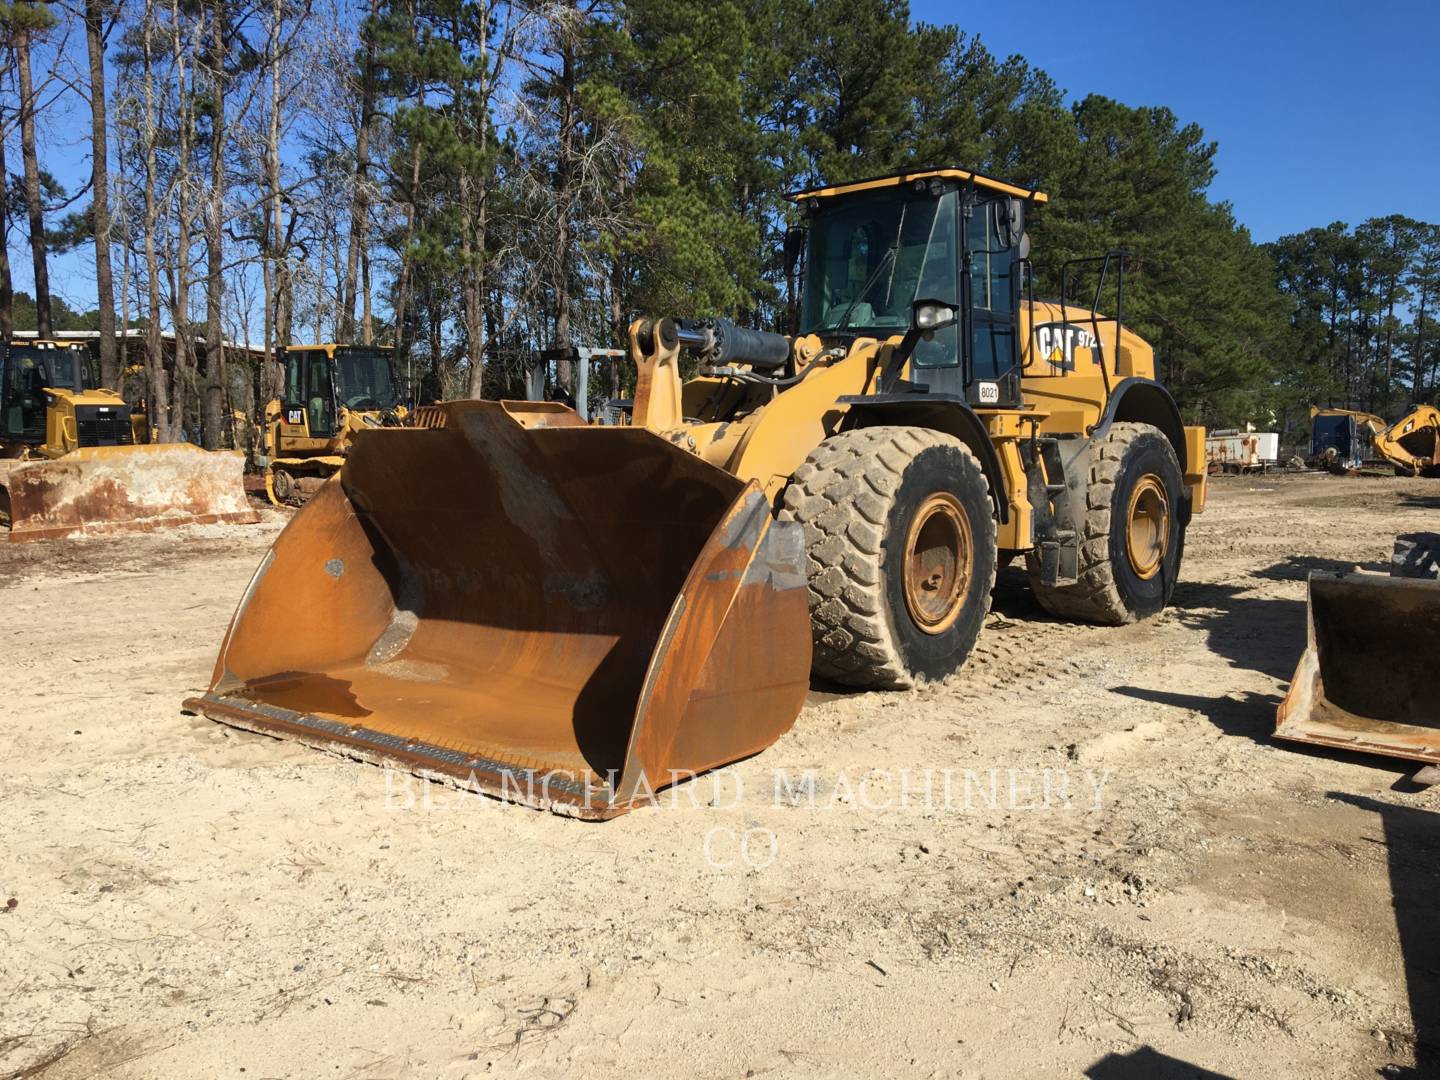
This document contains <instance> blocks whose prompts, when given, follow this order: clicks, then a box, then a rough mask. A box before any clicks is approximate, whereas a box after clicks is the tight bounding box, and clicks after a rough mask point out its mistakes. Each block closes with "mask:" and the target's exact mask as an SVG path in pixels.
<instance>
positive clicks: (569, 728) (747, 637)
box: [186, 401, 810, 818]
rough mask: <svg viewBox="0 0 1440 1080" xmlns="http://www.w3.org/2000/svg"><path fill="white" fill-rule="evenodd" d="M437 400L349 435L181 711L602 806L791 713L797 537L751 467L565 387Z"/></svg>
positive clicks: (761, 736) (630, 802)
mask: <svg viewBox="0 0 1440 1080" xmlns="http://www.w3.org/2000/svg"><path fill="white" fill-rule="evenodd" d="M444 408H445V414H446V415H445V423H444V424H443V426H435V427H430V428H423V429H407V428H385V429H376V430H374V431H366V432H362V433H361V434H360V435H359V436H358V437H357V438H356V441H355V445H354V447H353V449H352V451H351V454H350V456H349V458H348V459H347V461H346V463H345V467H344V469H343V471H342V472H341V474H340V477H339V478H338V480H335V481H332V482H330V483H328V484H326V485H324V487H323V488H321V490H320V491H319V492H318V493H317V494H316V495H315V497H314V498H313V499H311V500H310V502H309V503H308V504H307V505H306V506H305V507H304V509H302V510H301V511H300V512H299V513H298V514H296V516H295V518H294V519H293V520H292V521H291V523H290V525H289V526H288V527H287V528H286V529H285V531H284V532H283V533H282V534H281V535H280V537H279V538H278V539H277V540H276V542H275V545H274V547H273V549H272V550H271V551H270V552H269V554H268V555H267V556H266V558H265V560H264V562H263V563H262V564H261V566H260V569H259V570H258V571H257V572H256V574H255V577H254V579H253V580H252V582H251V584H250V587H249V589H248V590H247V591H246V593H245V596H244V598H243V599H242V600H241V602H240V606H239V609H238V610H237V611H236V613H235V618H234V620H233V621H232V623H231V625H230V630H229V632H228V633H227V635H226V637H225V641H224V644H223V645H222V646H221V650H220V657H219V659H218V661H217V662H216V666H215V677H214V681H213V683H212V686H211V689H210V691H209V693H207V694H206V695H205V696H204V697H203V698H198V699H192V700H191V701H189V702H187V703H186V704H187V705H188V706H189V707H191V708H194V709H196V710H197V711H200V712H203V713H204V714H205V715H206V716H209V717H211V718H212V719H215V720H219V721H222V722H224V723H228V724H232V725H235V726H238V727H244V728H249V729H252V730H256V731H262V732H266V733H268V734H274V735H282V736H286V737H292V738H298V739H300V740H301V741H304V742H306V743H309V744H311V745H314V746H317V747H320V748H322V749H328V750H332V751H337V752H340V753H344V754H349V755H352V756H355V757H359V758H362V759H365V760H369V761H374V762H379V763H386V764H391V765H396V766H399V767H401V768H405V769H408V770H411V771H415V772H419V773H422V774H427V773H430V774H439V775H443V776H444V777H446V778H448V779H451V780H452V781H458V782H460V783H462V784H463V785H466V786H471V787H475V788H478V789H480V790H483V791H487V792H490V793H492V794H496V795H499V796H501V797H504V798H510V799H513V800H516V801H521V802H526V803H529V804H531V805H538V806H548V807H550V808H552V809H555V810H558V811H560V812H564V813H571V814H576V815H579V816H583V817H590V818H604V817H610V816H613V815H615V814H618V813H622V812H623V811H625V810H628V809H630V808H631V807H633V806H636V805H640V804H642V803H643V802H645V801H646V800H647V798H648V797H649V796H650V795H651V794H652V793H653V792H655V791H658V790H659V789H661V788H663V787H666V786H668V785H669V784H671V783H673V782H674V781H676V780H678V779H681V778H683V777H685V776H688V775H690V774H693V773H698V772H701V771H703V770H706V769H710V768H713V767H716V766H719V765H723V764H725V763H727V762H731V761H735V760H737V759H739V758H743V757H746V756H748V755H750V754H754V753H756V752H758V751H759V750H762V749H764V748H765V747H766V746H768V745H770V744H771V743H772V742H774V741H775V740H776V739H777V738H779V737H780V736H781V735H782V734H784V732H785V731H786V730H788V729H789V727H790V725H791V724H792V723H793V722H794V720H795V716H796V714H797V713H798V712H799V710H800V706H801V704H802V702H803V701H804V697H805V693H806V689H807V686H808V681H809V670H810V630H809V616H808V613H807V606H806V600H805V588H804V585H805V578H804V565H803V553H802V546H801V537H800V533H799V529H798V526H791V525H786V524H780V523H777V522H775V521H774V520H773V518H772V517H771V514H770V508H769V505H768V503H767V502H766V499H765V497H764V494H763V493H762V491H761V490H760V488H759V486H758V485H756V484H755V483H754V482H750V483H746V482H742V481H740V480H738V479H736V478H735V477H734V476H731V475H730V474H729V473H726V472H724V471H723V470H721V469H718V468H715V467H714V466H712V465H709V464H707V463H706V462H704V461H702V460H701V459H699V458H697V457H695V456H694V455H692V454H689V453H687V452H686V451H684V450H682V449H681V448H679V447H678V446H675V445H673V444H671V443H670V442H668V441H666V440H665V439H662V438H659V437H658V436H656V435H653V434H651V433H650V432H648V431H645V430H643V429H641V428H594V427H589V426H586V425H585V424H584V422H583V421H582V420H581V419H580V418H579V417H578V416H577V415H576V414H575V413H574V412H572V411H571V410H569V409H564V408H563V407H559V406H554V405H544V404H539V405H533V406H526V405H525V404H524V403H513V404H512V403H501V402H480V401H475V402H452V403H449V404H447V405H445V406H444Z"/></svg>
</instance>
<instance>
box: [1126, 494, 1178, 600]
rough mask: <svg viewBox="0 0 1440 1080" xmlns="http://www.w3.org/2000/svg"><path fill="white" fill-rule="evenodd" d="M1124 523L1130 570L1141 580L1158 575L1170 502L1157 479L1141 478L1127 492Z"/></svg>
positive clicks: (1167, 538) (1167, 540)
mask: <svg viewBox="0 0 1440 1080" xmlns="http://www.w3.org/2000/svg"><path fill="white" fill-rule="evenodd" d="M1125 520H1126V524H1127V527H1126V530H1125V553H1126V555H1128V556H1129V558H1130V569H1132V570H1134V571H1135V576H1136V577H1138V578H1139V579H1140V580H1141V581H1148V580H1149V579H1150V578H1152V577H1154V576H1155V575H1156V574H1158V573H1159V572H1160V567H1161V565H1162V564H1163V563H1164V562H1165V553H1166V551H1167V550H1168V549H1169V546H1170V499H1169V498H1168V497H1167V496H1166V494H1165V484H1164V482H1163V481H1162V480H1161V479H1160V477H1158V476H1156V475H1155V474H1154V473H1146V474H1145V475H1144V476H1142V477H1141V478H1140V482H1139V483H1138V484H1136V485H1135V490H1134V491H1132V492H1131V493H1130V506H1129V509H1128V511H1127V513H1126V517H1125Z"/></svg>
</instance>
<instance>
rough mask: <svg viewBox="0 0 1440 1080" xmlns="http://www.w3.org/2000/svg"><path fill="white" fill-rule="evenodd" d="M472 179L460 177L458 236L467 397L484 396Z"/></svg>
mask: <svg viewBox="0 0 1440 1080" xmlns="http://www.w3.org/2000/svg"><path fill="white" fill-rule="evenodd" d="M474 189H475V178H474V177H472V176H471V175H469V174H462V175H461V177H460V201H461V205H462V206H463V207H464V208H465V212H464V218H463V220H462V222H461V226H460V228H461V234H460V237H461V239H460V254H461V269H460V300H461V309H462V310H461V317H462V318H463V319H464V320H465V356H466V358H467V359H468V360H469V361H470V381H469V386H468V389H467V391H466V397H469V398H471V399H475V398H482V397H484V396H485V391H484V387H485V312H484V309H483V299H484V295H485V210H484V206H483V195H482V196H481V197H480V199H481V205H480V206H478V207H476V205H475V203H476V196H475V190H474Z"/></svg>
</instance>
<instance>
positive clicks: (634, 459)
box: [189, 169, 1205, 817]
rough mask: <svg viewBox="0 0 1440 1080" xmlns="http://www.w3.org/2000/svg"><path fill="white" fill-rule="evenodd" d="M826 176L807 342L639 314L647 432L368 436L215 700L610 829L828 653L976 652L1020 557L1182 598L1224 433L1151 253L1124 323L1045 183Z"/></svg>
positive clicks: (1101, 601) (794, 252)
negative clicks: (1056, 213) (687, 370)
mask: <svg viewBox="0 0 1440 1080" xmlns="http://www.w3.org/2000/svg"><path fill="white" fill-rule="evenodd" d="M795 198H796V201H797V203H798V204H799V206H800V208H801V209H802V211H803V213H804V215H805V220H806V225H805V227H804V229H803V230H798V231H795V232H794V233H792V235H791V237H790V238H789V239H788V240H787V245H786V246H787V250H788V253H789V254H790V255H791V256H792V257H793V258H794V259H796V260H797V261H799V260H801V258H802V257H803V281H804V284H803V290H802V292H803V301H802V305H801V307H802V310H801V325H800V331H799V333H798V334H796V335H795V336H793V337H785V336H782V335H779V334H773V333H767V332H762V331H755V330H749V329H745V328H743V327H739V326H736V325H735V324H733V323H731V322H728V321H726V320H721V319H680V320H674V319H670V318H661V319H641V320H637V321H636V322H635V323H634V324H632V326H631V328H630V333H629V347H630V353H631V356H632V357H633V359H634V362H635V363H636V365H637V369H638V381H637V389H636V394H635V398H634V406H633V425H632V426H629V427H591V426H588V425H586V424H585V423H584V422H583V420H581V418H580V417H579V416H577V415H576V414H575V413H574V412H573V411H571V410H570V409H568V408H565V407H564V406H561V405H558V404H546V403H525V402H455V403H450V404H447V405H445V406H443V407H442V408H443V410H444V413H443V416H444V422H443V425H442V426H435V427H431V428H427V429H423V430H422V429H377V430H366V431H361V432H358V433H357V434H356V435H355V437H354V446H353V449H352V452H351V454H350V455H349V457H348V458H347V459H346V461H345V464H344V468H343V471H342V473H341V476H340V481H339V483H338V484H330V485H326V486H325V488H324V489H323V490H322V491H321V492H320V493H319V494H318V495H317V497H316V498H315V499H314V500H312V502H311V503H310V505H309V506H307V507H306V508H305V509H304V510H303V511H302V512H301V513H300V514H298V515H297V516H296V517H295V519H294V521H293V522H292V523H291V525H290V526H289V528H288V529H287V530H286V531H285V533H284V534H282V536H281V537H280V538H279V540H278V541H277V542H276V545H275V547H274V549H273V551H272V552H271V553H270V555H269V556H267V558H266V560H265V562H264V563H263V564H262V566H261V567H260V569H259V570H258V571H257V573H256V575H255V578H254V580H253V581H252V583H251V585H250V587H249V589H248V590H247V591H246V594H245V596H244V598H243V599H242V600H241V603H240V607H239V610H238V611H237V612H236V615H235V618H234V620H233V622H232V624H231V627H230V630H229V632H228V634H227V636H226V638H225V641H224V643H223V645H222V646H221V651H220V656H219V659H218V661H217V663H216V668H215V676H214V681H213V684H212V687H211V689H210V691H209V693H207V694H206V695H205V696H204V697H203V698H200V699H195V700H192V701H191V702H190V703H189V704H190V705H191V706H192V707H194V708H197V709H199V710H201V711H203V712H204V713H205V714H207V715H209V716H211V717H213V718H215V719H218V720H223V721H226V722H228V723H232V724H237V725H239V726H242V727H248V728H253V729H256V730H261V731H267V732H271V733H280V734H285V735H290V736H293V737H297V738H300V739H302V740H304V741H306V742H309V743H311V744H313V745H317V746H322V747H326V748H329V749H333V750H339V751H342V752H345V753H350V754H353V755H356V756H359V757H362V758H365V759H368V760H376V761H388V762H394V763H399V764H401V765H403V766H405V767H407V768H413V769H418V770H422V771H426V772H430V773H435V774H439V775H444V776H449V777H452V778H456V779H458V780H460V781H462V782H465V783H469V784H473V785H475V786H478V787H480V788H482V789H485V790H489V791H492V792H495V793H498V794H501V795H502V796H507V797H511V798H515V799H521V800H525V801H529V802H532V803H541V804H545V805H550V806H552V807H556V808H559V809H563V810H567V811H569V812H574V813H579V814H582V815H585V816H591V817H607V816H610V815H613V814H616V813H619V812H622V811H624V810H626V809H629V808H631V807H632V806H635V805H638V804H640V803H643V802H644V801H646V798H647V796H648V794H649V793H650V792H652V791H654V790H656V789H658V788H660V787H663V786H665V785H666V784H667V783H669V782H671V781H673V780H674V779H676V778H677V777H679V776H683V775H686V774H689V773H693V772H696V771H700V770H703V769H707V768H711V767H714V766H716V765H720V764H723V763H725V762H728V761H732V760H735V759H737V758H739V757H743V756H745V755H746V754H750V753H753V752H755V751H757V750H759V749H761V748H763V747H764V746H766V745H768V744H769V743H770V742H772V741H773V740H774V739H775V738H777V737H779V735H780V734H782V733H783V732H784V731H785V730H786V729H787V728H788V727H789V726H790V725H791V724H792V723H793V721H794V718H795V716H796V714H797V713H798V710H799V708H800V706H801V704H802V702H803V700H804V695H805V692H806V689H807V685H808V681H809V677H810V674H811V672H812V670H813V673H814V674H815V675H817V676H819V677H821V678H823V679H827V680H833V681H835V682H840V683H845V684H849V685H852V686H857V687H906V686H911V685H914V684H915V683H917V682H920V681H923V680H934V679H941V678H944V677H945V676H946V675H948V674H950V673H951V672H953V671H955V670H956V668H958V667H959V666H960V665H961V664H962V663H963V662H964V660H965V658H966V657H967V656H968V655H969V653H970V651H971V649H972V647H973V646H974V643H975V640H976V637H977V636H978V635H979V633H980V631H981V625H982V622H983V620H984V617H985V614H986V612H987V611H988V609H989V605H990V592H991V587H992V584H993V582H994V578H995V572H996V568H997V566H998V565H1000V564H1001V563H1002V562H1005V561H1008V560H1010V559H1013V558H1015V557H1016V556H1020V555H1023V556H1024V559H1025V563H1026V566H1027V569H1028V572H1029V575H1030V580H1031V583H1032V585H1033V587H1034V589H1035V593H1036V595H1037V597H1038V598H1039V600H1040V602H1041V604H1042V605H1044V606H1045V608H1047V609H1048V610H1049V611H1051V612H1054V613H1056V614H1059V615H1062V616H1066V617H1073V618H1079V619H1087V620H1092V621H1095V622H1101V623H1112V624H1113V623H1123V622H1127V621H1129V620H1133V619H1137V618H1143V617H1145V616H1148V615H1152V614H1154V613H1156V612H1158V611H1159V610H1161V608H1163V607H1164V606H1165V604H1166V603H1167V601H1168V600H1169V597H1170V594H1171V591H1172V589H1173V588H1174V585H1175V581H1176V577H1177V575H1178V573H1179V569H1180V559H1181V554H1182V549H1183V545H1184V534H1185V527H1186V524H1187V522H1188V521H1189V518H1190V515H1191V513H1192V512H1193V511H1195V510H1198V509H1200V507H1201V506H1202V504H1203V501H1204V494H1205V454H1204V432H1203V430H1202V429H1200V428H1194V427H1189V428H1187V427H1185V426H1184V425H1183V424H1182V422H1181V419H1180V413H1179V411H1178V409H1177V408H1176V406H1175V403H1174V401H1173V400H1172V399H1171V397H1170V395H1169V394H1168V393H1167V392H1166V391H1165V389H1164V388H1163V387H1161V386H1160V385H1159V384H1158V383H1157V382H1156V381H1155V378H1154V375H1155V362H1154V356H1153V353H1152V351H1151V349H1150V348H1149V346H1147V345H1146V344H1145V342H1144V341H1142V340H1141V339H1140V338H1139V337H1138V336H1136V335H1135V334H1134V333H1132V332H1130V331H1128V330H1126V329H1125V328H1124V326H1123V325H1122V320H1121V315H1122V312H1121V310H1120V308H1119V306H1118V299H1119V296H1120V295H1122V289H1123V286H1122V279H1123V266H1122V260H1121V258H1120V257H1118V256H1114V255H1111V256H1101V257H1099V258H1097V259H1095V260H1089V261H1087V262H1088V267H1089V269H1090V270H1092V271H1094V273H1095V275H1096V277H1097V278H1098V279H1099V281H1100V282H1101V283H1102V284H1103V283H1104V282H1105V281H1106V280H1107V277H1108V280H1110V281H1111V282H1112V283H1114V284H1115V286H1116V294H1117V308H1116V312H1115V315H1114V316H1109V317H1105V316H1101V315H1099V314H1098V313H1096V311H1095V310H1093V308H1095V307H1097V306H1098V304H1094V303H1092V304H1091V305H1090V307H1091V309H1092V310H1087V309H1084V308H1078V309H1077V308H1076V307H1075V306H1072V305H1069V304H1066V303H1042V302H1038V301H1036V300H1034V299H1033V298H1032V297H1031V295H1030V290H1029V289H1028V288H1025V287H1022V283H1023V282H1027V281H1028V280H1029V275H1028V272H1027V271H1028V251H1029V244H1028V240H1027V238H1026V235H1025V231H1024V221H1025V213H1026V210H1027V209H1028V208H1029V207H1030V206H1032V205H1034V204H1036V203H1039V202H1043V201H1044V199H1045V196H1044V195H1042V194H1040V193H1039V192H1035V191H1029V190H1025V189H1023V188H1019V187H1015V186H1013V185H1010V184H1006V183H1002V182H1000V181H997V180H992V179H989V178H987V177H983V176H980V175H978V174H976V173H973V172H969V171H967V170H963V169H942V170H933V171H927V172H921V173H913V174H906V175H900V176H888V177H882V178H878V179H874V180H868V181H863V182H857V183H850V184H845V185H839V186H834V187H828V188H823V189H817V190H812V191H806V192H802V193H799V194H798V195H796V196H795ZM1076 269H1077V267H1076V266H1075V265H1074V264H1072V265H1070V266H1067V267H1066V269H1065V271H1064V273H1063V274H1062V277H1067V278H1068V276H1069V275H1070V274H1071V273H1073V272H1074V271H1075V270H1076ZM1095 296H1096V298H1097V300H1098V298H1099V296H1100V289H1099V288H1098V287H1097V289H1096V292H1095ZM682 353H688V354H689V356H690V357H692V358H693V359H694V360H695V361H696V362H697V363H698V369H699V374H698V375H696V376H695V377H694V378H691V379H689V380H688V381H683V382H682V379H681V375H680V363H681V356H682ZM537 785H538V787H537Z"/></svg>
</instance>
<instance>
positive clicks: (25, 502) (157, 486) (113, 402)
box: [0, 341, 259, 540]
mask: <svg viewBox="0 0 1440 1080" xmlns="http://www.w3.org/2000/svg"><path fill="white" fill-rule="evenodd" d="M147 437H148V424H147V423H146V418H145V417H144V415H143V414H135V415H132V414H131V410H130V407H129V405H127V404H126V403H125V401H124V399H123V398H121V396H120V395H119V394H117V393H115V392H114V391H113V390H102V389H100V388H99V383H98V381H97V379H96V377H95V372H94V368H93V364H92V361H91V357H90V353H89V350H88V349H86V348H85V347H84V346H81V345H67V344H62V343H57V342H48V341H37V342H24V343H14V344H11V345H9V346H8V347H7V348H5V349H4V351H3V354H0V519H3V521H4V524H6V525H8V526H9V534H8V535H9V538H10V539H11V540H39V539H45V538H48V537H56V536H66V535H69V534H72V533H104V532H115V531H121V530H127V529H153V528H158V527H162V526H169V525H186V524H198V523H208V522H219V521H223V522H237V523H253V522H256V521H258V520H259V515H258V514H256V512H255V511H254V509H252V508H251V507H250V505H249V503H248V502H247V501H246V498H245V491H244V486H243V472H244V468H245V461H244V455H243V454H241V453H239V452H225V451H221V452H217V453H207V452H206V451H204V450H201V449H200V448H199V447H196V446H192V445H191V444H189V443H174V444H160V445H151V444H147V443H146V442H145V441H144V440H145V439H146V438H147Z"/></svg>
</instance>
